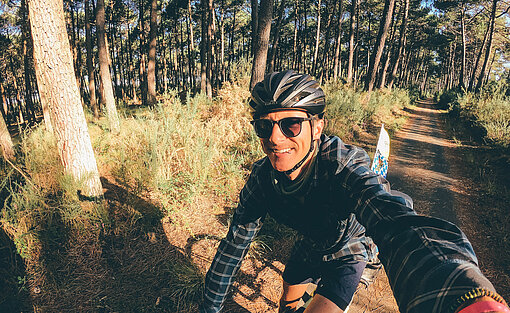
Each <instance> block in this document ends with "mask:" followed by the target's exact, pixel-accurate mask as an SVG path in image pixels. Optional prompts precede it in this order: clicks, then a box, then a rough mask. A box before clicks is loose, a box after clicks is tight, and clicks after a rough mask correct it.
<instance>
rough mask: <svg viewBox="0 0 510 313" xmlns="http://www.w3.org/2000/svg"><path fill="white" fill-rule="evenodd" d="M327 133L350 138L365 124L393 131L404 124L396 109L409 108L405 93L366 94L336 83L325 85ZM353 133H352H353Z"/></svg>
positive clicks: (396, 90)
mask: <svg viewBox="0 0 510 313" xmlns="http://www.w3.org/2000/svg"><path fill="white" fill-rule="evenodd" d="M324 91H325V93H326V94H327V97H326V99H327V100H326V101H327V113H326V114H327V117H328V125H327V130H326V131H327V132H329V133H332V134H335V135H338V136H339V137H341V138H352V136H353V135H356V132H357V131H359V130H361V129H364V128H366V127H367V126H368V125H374V124H375V125H380V124H381V123H384V124H385V125H386V127H387V128H388V129H392V130H396V129H398V128H399V127H400V126H401V125H402V124H403V122H404V121H405V120H404V119H403V118H402V116H401V115H400V114H398V112H399V110H402V109H403V108H404V107H406V106H409V104H410V99H409V96H408V94H407V92H406V91H403V90H399V89H395V90H392V91H388V90H377V91H375V92H372V93H371V96H370V99H369V101H368V102H367V101H366V98H367V94H366V93H364V92H359V91H357V90H355V89H352V88H349V87H347V86H344V85H340V84H336V83H331V82H329V83H326V85H325V86H324ZM353 131H354V133H353Z"/></svg>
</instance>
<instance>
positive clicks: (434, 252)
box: [336, 147, 495, 313]
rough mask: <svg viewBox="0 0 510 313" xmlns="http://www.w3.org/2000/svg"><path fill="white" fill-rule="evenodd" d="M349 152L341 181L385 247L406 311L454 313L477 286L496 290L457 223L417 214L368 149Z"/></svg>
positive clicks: (393, 281)
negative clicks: (373, 167)
mask: <svg viewBox="0 0 510 313" xmlns="http://www.w3.org/2000/svg"><path fill="white" fill-rule="evenodd" d="M344 155H345V156H346V157H344V158H342V161H341V162H339V163H338V164H339V166H338V170H337V176H336V177H337V179H339V181H338V184H340V185H341V186H343V191H344V192H346V193H347V196H348V197H349V199H350V201H352V206H351V207H352V208H353V212H354V213H355V215H356V217H357V219H358V221H359V222H360V223H361V224H362V225H364V226H365V228H366V234H367V235H368V236H370V237H372V239H373V240H374V242H375V243H376V244H377V246H378V247H379V251H380V259H381V261H382V263H383V264H384V268H385V271H386V274H387V275H388V278H389V282H390V285H391V287H392V290H393V294H394V296H395V299H396V300H397V303H398V306H399V309H400V311H401V312H413V313H415V312H416V313H418V312H453V311H454V310H455V309H456V308H455V301H456V300H457V299H458V298H459V297H461V296H462V295H464V294H466V293H467V292H469V291H471V290H473V289H475V288H480V289H484V290H487V291H490V292H495V291H494V287H493V285H492V284H491V283H490V282H489V281H488V280H487V278H485V276H484V275H483V274H482V273H481V272H480V270H479V268H478V261H477V259H476V256H475V253H474V251H473V248H472V246H471V244H470V242H469V241H468V239H467V238H466V236H465V235H464V233H463V232H462V231H461V230H460V229H459V228H458V227H457V226H455V225H454V224H452V223H450V222H447V221H445V220H441V219H438V218H433V217H426V216H419V215H417V214H416V213H415V212H414V211H413V209H412V208H411V206H410V205H409V202H408V201H407V202H406V200H405V199H404V198H403V197H401V196H396V195H393V194H392V193H391V190H390V189H389V184H387V181H386V180H385V179H384V178H382V177H380V176H378V175H376V174H374V173H373V172H372V171H370V170H369V168H368V166H367V162H366V159H367V158H368V156H367V155H366V153H365V152H364V151H363V150H361V149H359V148H356V147H354V148H351V149H350V150H349V151H348V152H344Z"/></svg>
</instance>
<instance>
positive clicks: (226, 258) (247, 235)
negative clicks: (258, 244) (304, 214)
mask: <svg viewBox="0 0 510 313" xmlns="http://www.w3.org/2000/svg"><path fill="white" fill-rule="evenodd" d="M260 227H261V218H259V219H257V220H256V221H255V222H251V223H248V224H245V225H233V226H231V227H230V229H229V232H228V234H227V236H226V237H225V238H224V239H223V240H222V241H221V242H220V245H219V247H218V251H217V252H216V255H215V257H214V260H213V262H212V264H211V267H210V268H209V271H208V272H207V274H206V277H205V289H204V299H203V303H202V307H201V308H200V312H202V313H205V312H207V313H212V312H214V313H216V312H219V311H220V310H221V308H222V307H223V302H224V301H225V297H226V295H227V293H228V291H229V288H230V286H231V285H232V283H233V281H234V278H235V276H236V274H237V272H238V271H239V268H240V267H241V262H242V260H243V258H244V256H245V255H246V252H247V251H248V248H249V247H250V243H251V242H252V240H253V238H254V237H255V235H256V234H257V232H258V231H259V229H260Z"/></svg>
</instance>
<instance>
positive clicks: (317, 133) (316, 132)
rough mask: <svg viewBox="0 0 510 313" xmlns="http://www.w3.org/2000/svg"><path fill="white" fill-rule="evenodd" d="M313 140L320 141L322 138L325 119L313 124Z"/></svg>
mask: <svg viewBox="0 0 510 313" xmlns="http://www.w3.org/2000/svg"><path fill="white" fill-rule="evenodd" d="M313 124H314V125H313V139H314V140H318V139H320V137H321V134H322V130H323V129H324V119H323V118H321V119H318V120H316V121H315V122H314V123H313Z"/></svg>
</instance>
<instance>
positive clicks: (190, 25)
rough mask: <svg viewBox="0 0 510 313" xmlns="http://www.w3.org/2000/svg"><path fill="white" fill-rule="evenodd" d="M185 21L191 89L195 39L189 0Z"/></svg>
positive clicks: (193, 79) (193, 85)
mask: <svg viewBox="0 0 510 313" xmlns="http://www.w3.org/2000/svg"><path fill="white" fill-rule="evenodd" d="M186 20H187V23H188V31H189V33H188V39H189V44H188V46H189V53H188V54H189V62H188V63H189V64H188V66H189V71H190V73H191V77H190V83H191V90H195V39H194V34H193V19H192V12H191V0H188V15H187V18H186Z"/></svg>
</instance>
